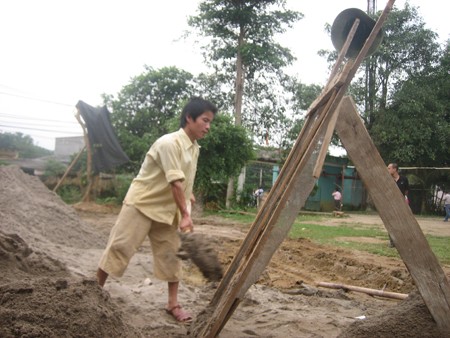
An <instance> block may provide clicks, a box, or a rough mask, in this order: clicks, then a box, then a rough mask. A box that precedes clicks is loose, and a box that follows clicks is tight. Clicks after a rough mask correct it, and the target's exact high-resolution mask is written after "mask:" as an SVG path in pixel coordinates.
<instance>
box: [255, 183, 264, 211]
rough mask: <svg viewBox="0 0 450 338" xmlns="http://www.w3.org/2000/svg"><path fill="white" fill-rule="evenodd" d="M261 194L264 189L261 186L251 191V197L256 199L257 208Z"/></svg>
mask: <svg viewBox="0 0 450 338" xmlns="http://www.w3.org/2000/svg"><path fill="white" fill-rule="evenodd" d="M263 195H264V189H263V188H262V187H259V188H258V189H256V190H255V192H254V193H253V197H254V198H255V200H256V207H257V208H259V205H260V204H261V199H262V197H263Z"/></svg>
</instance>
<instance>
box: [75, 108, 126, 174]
mask: <svg viewBox="0 0 450 338" xmlns="http://www.w3.org/2000/svg"><path fill="white" fill-rule="evenodd" d="M76 107H77V109H78V111H79V112H80V115H81V117H82V118H83V120H84V122H85V123H86V128H87V130H88V138H89V145H90V146H91V151H92V166H93V170H94V172H95V173H99V172H101V171H108V170H110V169H112V168H114V167H116V166H118V165H121V164H124V163H126V162H128V161H129V160H130V159H129V158H128V156H127V154H125V153H124V151H123V150H122V147H121V146H120V144H119V141H118V139H117V137H116V134H115V133H114V130H113V128H112V125H111V120H110V118H109V114H110V112H109V111H108V109H107V108H106V107H101V108H94V107H92V106H90V105H88V104H87V103H85V102H83V101H78V103H77V105H76Z"/></svg>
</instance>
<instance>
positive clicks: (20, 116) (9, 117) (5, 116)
mask: <svg viewBox="0 0 450 338" xmlns="http://www.w3.org/2000/svg"><path fill="white" fill-rule="evenodd" d="M0 118H7V119H15V120H25V121H28V120H32V121H37V122H51V123H68V124H78V125H79V123H78V122H76V121H63V120H53V119H40V118H37V117H28V116H24V115H13V114H0ZM74 120H75V118H74Z"/></svg>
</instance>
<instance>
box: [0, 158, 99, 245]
mask: <svg viewBox="0 0 450 338" xmlns="http://www.w3.org/2000/svg"><path fill="white" fill-rule="evenodd" d="M0 182H2V184H1V185H0V219H1V220H2V230H3V231H4V232H5V233H10V234H11V233H15V234H18V235H19V236H20V237H21V238H23V239H24V240H25V241H26V242H27V243H28V245H30V247H31V248H33V247H34V245H35V243H42V242H49V243H54V244H60V245H66V246H70V247H76V248H90V247H96V246H102V245H104V240H103V239H102V238H101V237H99V236H97V235H96V234H95V233H93V232H92V230H91V229H90V227H89V226H88V225H87V224H86V223H85V222H83V221H82V220H80V218H79V217H78V215H77V213H76V211H75V210H74V209H73V208H72V207H70V206H68V205H67V204H65V203H64V202H63V201H62V200H61V198H60V197H59V196H58V195H57V194H55V193H53V192H52V191H50V190H49V189H48V188H47V187H46V186H45V185H44V184H43V183H42V182H41V181H40V180H39V179H38V178H37V177H35V176H30V175H27V174H25V173H24V172H23V171H21V170H20V169H19V168H18V167H16V166H2V167H0Z"/></svg>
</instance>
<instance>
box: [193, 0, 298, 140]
mask: <svg viewBox="0 0 450 338" xmlns="http://www.w3.org/2000/svg"><path fill="white" fill-rule="evenodd" d="M285 4H286V1H285V0H262V1H253V0H244V1H228V0H206V1H202V2H201V3H200V5H199V7H198V14H197V16H191V17H190V18H189V20H188V23H189V25H190V26H191V27H192V28H193V29H194V30H197V31H198V34H199V35H202V36H204V37H207V38H208V39H203V41H205V43H204V45H203V46H202V49H203V51H204V57H205V61H206V63H207V64H208V65H209V66H211V67H212V68H213V69H214V71H215V74H218V76H219V77H220V78H221V79H222V81H221V88H222V91H224V90H225V93H230V92H231V93H233V95H229V94H226V95H224V96H223V98H224V99H226V100H228V102H229V103H228V104H225V105H224V108H225V107H226V108H227V110H228V109H230V110H231V107H232V106H233V108H234V110H233V113H234V116H235V123H236V124H237V125H244V126H245V127H246V128H247V129H248V130H250V131H251V132H252V134H253V138H254V140H255V141H256V142H258V143H260V144H263V143H265V144H267V143H268V142H271V145H273V144H276V145H277V146H279V145H280V143H281V140H282V139H283V133H282V131H284V130H285V129H286V128H285V127H284V126H285V124H286V123H289V122H290V121H289V120H288V119H287V118H286V117H285V113H286V110H287V103H286V99H285V98H284V96H285V95H284V93H283V86H282V82H283V74H282V68H283V67H285V66H287V65H290V64H291V63H292V61H293V60H294V57H293V55H292V54H291V52H290V51H289V50H288V49H286V48H284V47H282V46H281V45H280V44H278V43H277V42H276V41H275V39H274V38H275V36H276V35H277V34H281V33H284V32H285V31H286V29H287V28H289V27H292V25H293V24H294V23H295V22H296V21H298V20H300V19H301V18H302V17H303V14H301V13H298V12H295V11H291V10H286V9H285ZM224 87H226V88H224Z"/></svg>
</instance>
